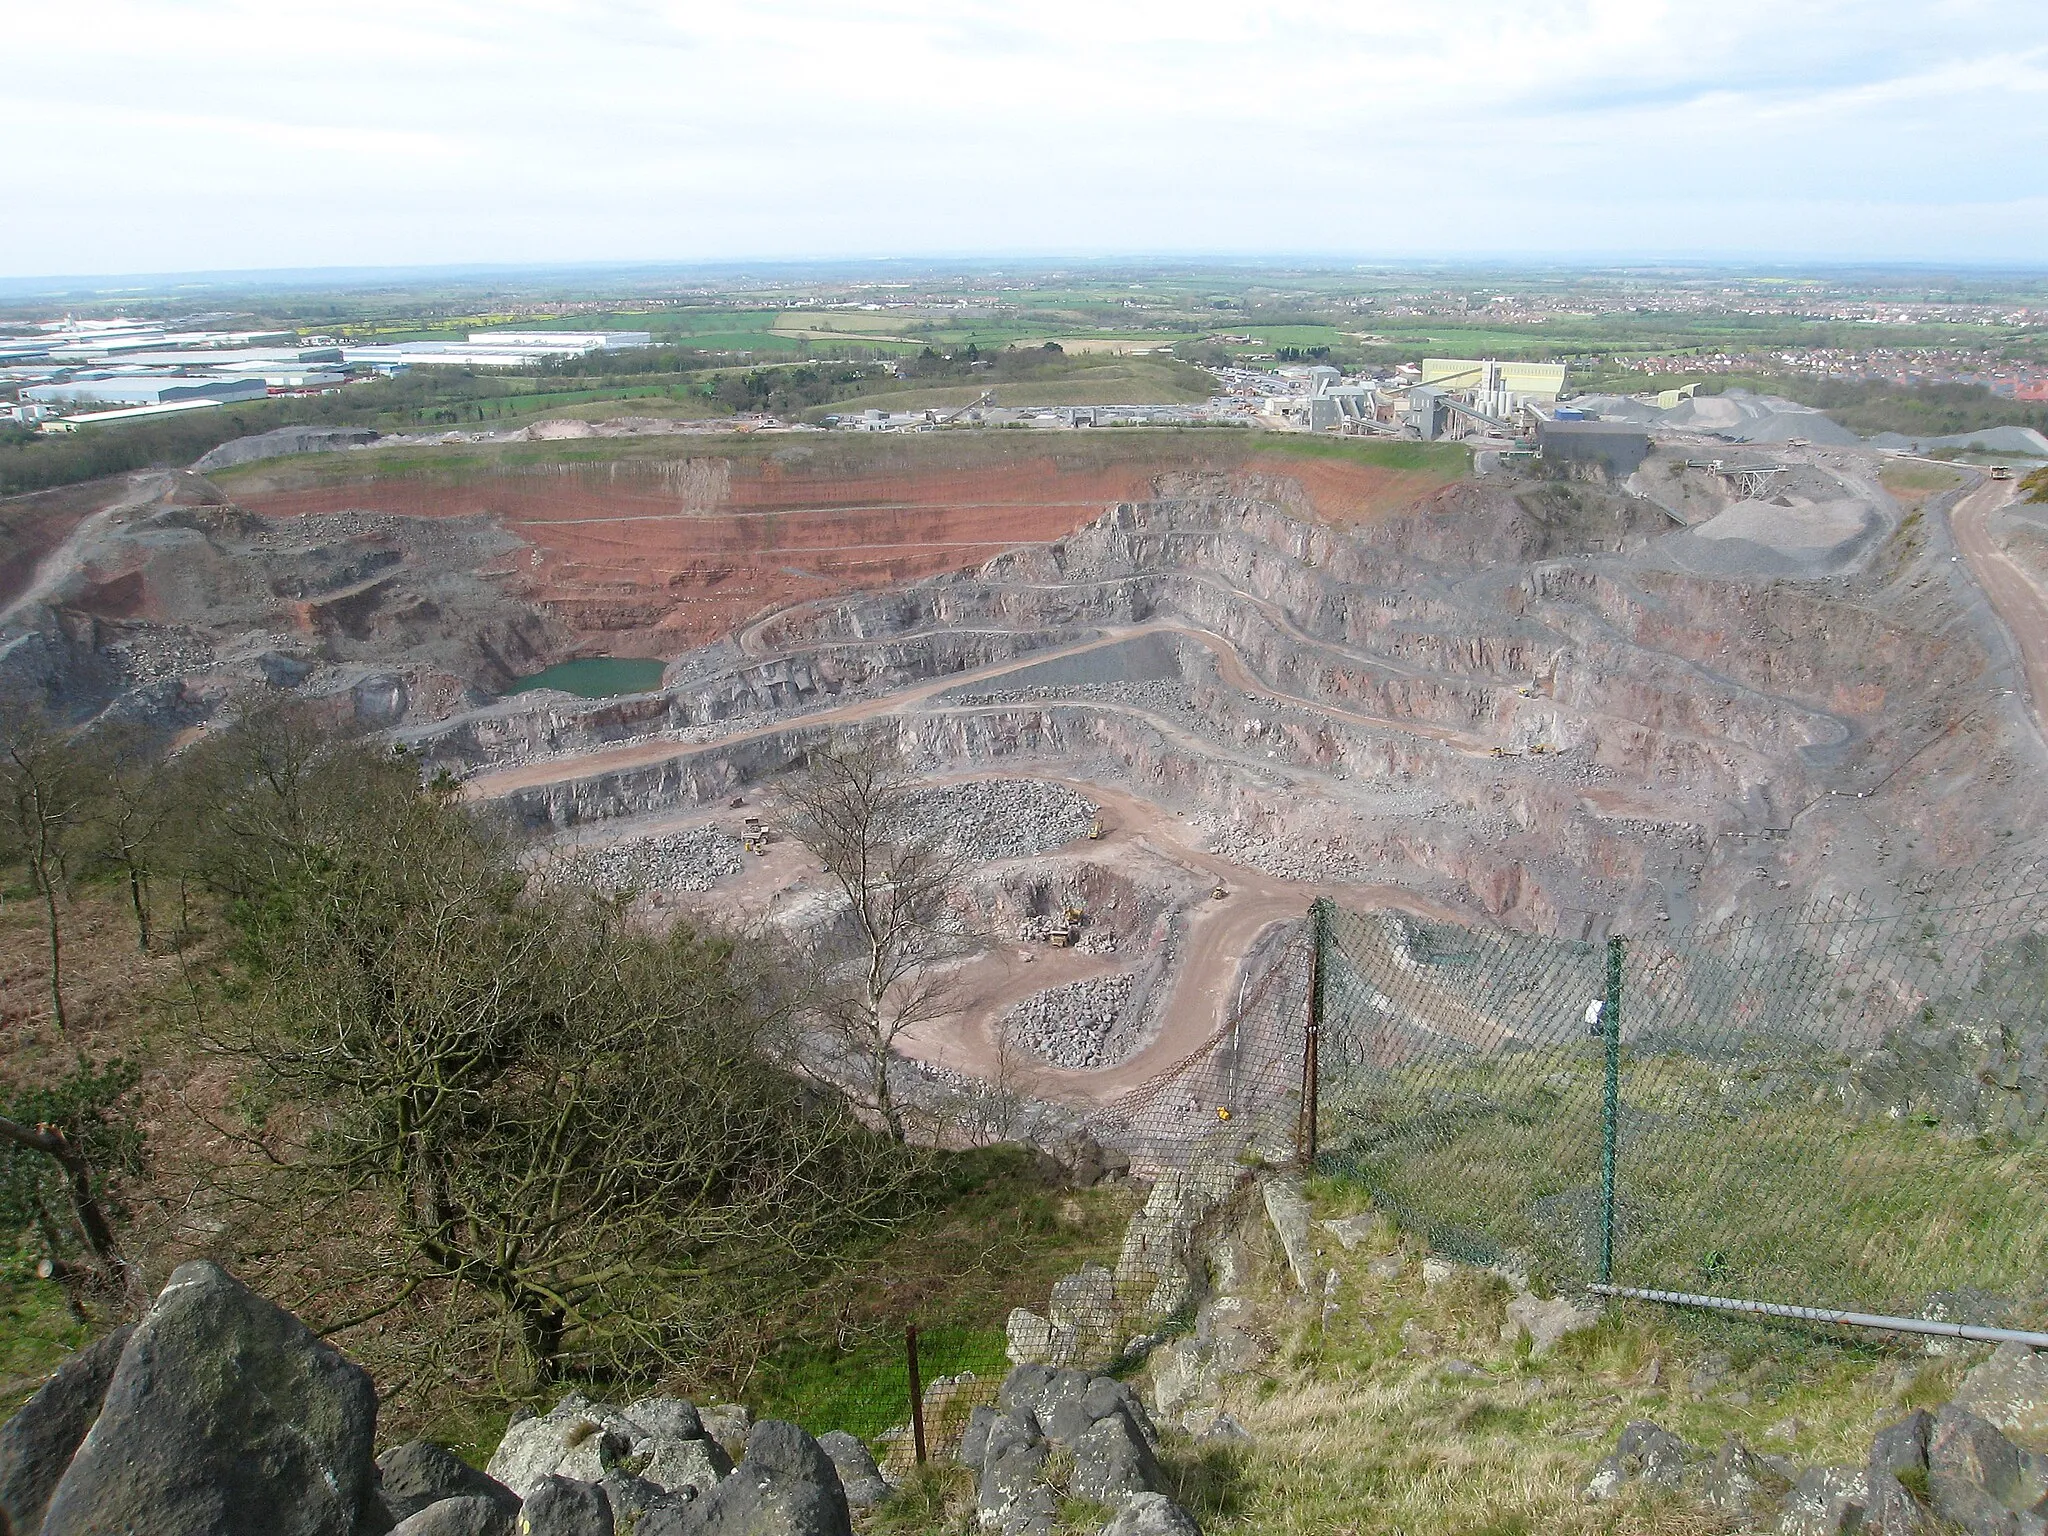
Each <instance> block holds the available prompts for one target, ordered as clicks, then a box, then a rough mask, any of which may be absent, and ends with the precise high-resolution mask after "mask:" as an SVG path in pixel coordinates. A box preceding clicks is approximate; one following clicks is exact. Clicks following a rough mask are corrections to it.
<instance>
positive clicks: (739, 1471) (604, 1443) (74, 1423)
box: [0, 1263, 891, 1536]
mask: <svg viewBox="0 0 2048 1536" xmlns="http://www.w3.org/2000/svg"><path fill="white" fill-rule="evenodd" d="M376 1431H377V1394H376V1390H375V1388H374V1387H373V1386H372V1385H371V1382H370V1378H369V1376H368V1375H367V1374H366V1373H365V1372H364V1371H363V1370H361V1369H360V1368H359V1367H357V1366H355V1365H353V1364H351V1363H350V1362H349V1361H347V1360H346V1359H344V1358H343V1357H342V1356H341V1355H340V1354H339V1353H337V1352H336V1351H335V1350H334V1349H332V1348H331V1347H329V1346H328V1345H327V1344H325V1343H323V1342H322V1341H321V1340H320V1339H318V1338H316V1337H315V1336H314V1335H313V1334H312V1333H311V1332H310V1331H309V1330H308V1329H307V1328H306V1327H305V1325H304V1324H302V1323H301V1322H300V1321H299V1320H298V1319H297V1318H295V1317H293V1316H292V1315H291V1314H290V1313H289V1312H286V1311H284V1310H283V1309H282V1308H279V1307H276V1306H273V1305H272V1304H271V1303H270V1302H267V1301H265V1300H264V1299H263V1298H262V1297H260V1296H257V1295H256V1294H254V1293H253V1292H251V1291H250V1290H248V1289H247V1288H246V1287H245V1286H243V1285H241V1284H240V1283H239V1282H238V1281H236V1280H235V1279H234V1278H233V1277H232V1276H230V1275H228V1274H227V1273H226V1272H225V1271H224V1270H222V1269H220V1268H219V1267H218V1266H216V1265H213V1264H208V1263H192V1264H185V1265H182V1266H180V1267H179V1268H178V1269H177V1270H176V1271H175V1272H174V1273H173V1274H172V1276H171V1280H170V1284H169V1285H167V1286H166V1287H165V1288H164V1290H163V1292H162V1294H160V1295H159V1296H158V1297H157V1298H156V1300H155V1302H154V1303H153V1304H152V1305H151V1307H150V1309H149V1312H148V1314H147V1315H146V1316H145V1317H144V1318H143V1319H142V1321H141V1322H139V1323H137V1324H133V1325H131V1326H129V1327H126V1328H122V1329H119V1330H116V1331H115V1332H114V1333H112V1334H109V1335H108V1336H107V1337H106V1338H104V1339H102V1340H100V1341H99V1343H97V1344H95V1345H93V1346H92V1347H91V1348H89V1349H86V1350H82V1351H80V1352H79V1353H78V1354H76V1355H74V1356H72V1357H71V1359H69V1360H68V1361H66V1362H65V1363H64V1365H63V1366H62V1367H60V1368H59V1369H58V1371H57V1372H56V1374H55V1375H54V1376H52V1377H51V1378H50V1380H49V1381H47V1382H46V1383H44V1385H43V1387H42V1389H41V1390H40V1391H38V1392H37V1393H36V1394H35V1396H34V1397H32V1398H30V1399H29V1401H28V1403H27V1404H26V1405H24V1406H23V1408H22V1409H21V1411H20V1412H19V1413H17V1414H16V1415H15V1416H14V1417H13V1418H12V1419H10V1420H8V1421H7V1422H6V1424H5V1425H0V1532H5V1531H14V1532H20V1533H27V1532H40V1533H41V1536H104V1533H106V1532H112V1531H130V1532H148V1533H150V1536H225V1533H239V1532H247V1533H254V1532H258V1531H261V1532H263V1533H265V1536H373V1533H385V1532H388V1533H389V1536H515V1533H516V1536H619V1533H623V1532H627V1531H630V1532H632V1533H633V1536H714V1533H738V1532H748V1533H755V1536H851V1532H852V1523H851V1517H850V1514H849V1508H850V1507H855V1508H857V1507H861V1506H864V1505H866V1504H871V1503H875V1502H878V1501H879V1500H881V1499H883V1498H885V1497H887V1496H888V1495H889V1493H890V1491H891V1490H890V1488H889V1485H888V1484H887V1483H885V1482H884V1481H883V1480H882V1477H881V1475H880V1473H879V1472H878V1471H877V1469H876V1466H875V1462H874V1458H873V1457H872V1456H871V1455H869V1453H868V1451H867V1448H866V1447H865V1446H863V1445H862V1444H861V1443H860V1442H859V1441H858V1440H856V1439H854V1438H853V1437H852V1436H851V1435H843V1434H833V1435H827V1436H825V1437H824V1439H822V1440H813V1439H812V1438H811V1437H810V1436H809V1435H807V1434H805V1433H804V1432H803V1431H802V1430H801V1429H798V1428H797V1427H796V1426H795V1425H794V1424H786V1423H781V1422H779V1421H776V1420H772V1419H771V1420H766V1421H764V1422H762V1423H759V1424H750V1423H749V1422H748V1419H747V1415H746V1413H745V1410H743V1409H737V1408H727V1409H707V1410H706V1411H705V1412H703V1413H702V1414H700V1413H699V1412H698V1411H697V1409H696V1408H695V1407H693V1406H692V1405H691V1404H690V1403H688V1402H686V1401H684V1400H683V1399H681V1398H644V1399H642V1400H641V1401H639V1402H636V1403H630V1404H628V1405H627V1406H626V1407H624V1408H612V1407H609V1406H607V1405H605V1404H602V1403H593V1402H591V1401H589V1400H588V1399H586V1398H583V1397H577V1396H572V1397H569V1398H565V1399H564V1400H563V1401H562V1402H561V1403H559V1404H557V1405H556V1406H555V1408H553V1409H552V1410H551V1411H550V1412H548V1413H546V1414H542V1415H539V1416H534V1415H527V1416H526V1417H524V1418H521V1419H515V1420H514V1421H513V1423H512V1424H511V1425H510V1426H509V1427H508V1428H507V1429H506V1431H505V1436H504V1439H503V1441H502V1443H501V1444H500V1445H499V1447H498V1449H497V1452H496V1453H495V1454H494V1455H493V1456H492V1457H491V1461H490V1465H489V1468H488V1469H487V1471H484V1472H479V1471H477V1470H475V1469H474V1468H472V1467H469V1466H466V1465H465V1464H464V1463H463V1462H462V1461H461V1460H459V1459H458V1458H457V1457H455V1456H453V1455H451V1454H449V1452H448V1451H446V1450H445V1449H443V1448H442V1447H440V1446H437V1445H434V1444H432V1443H431V1442H428V1441H424V1440H415V1441H412V1442H410V1443H408V1444H405V1445H400V1446H396V1447H393V1448H391V1449H389V1450H387V1451H385V1453H384V1454H383V1455H382V1456H377V1457H374V1459H373V1456H372V1451H373V1448H374V1445H375V1440H376ZM722 1441H723V1442H726V1443H721V1442H722ZM728 1444H729V1445H730V1447H731V1448H732V1450H737V1451H738V1453H739V1458H740V1459H739V1462H738V1464H737V1466H735V1464H734V1461H733V1457H732V1453H731V1450H729V1449H728Z"/></svg>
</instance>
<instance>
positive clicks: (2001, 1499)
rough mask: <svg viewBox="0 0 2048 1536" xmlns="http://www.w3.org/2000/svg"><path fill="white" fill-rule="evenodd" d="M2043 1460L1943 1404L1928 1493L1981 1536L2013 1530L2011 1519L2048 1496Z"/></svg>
mask: <svg viewBox="0 0 2048 1536" xmlns="http://www.w3.org/2000/svg"><path fill="white" fill-rule="evenodd" d="M2044 1474H2048V1465H2044V1458H2042V1457H2039V1456H2036V1455H2034V1454H2032V1453H2031V1452H2028V1451H2023V1450H2021V1449H2020V1448H2019V1447H2018V1446H2016V1445H2014V1444H2013V1443H2012V1442H2011V1441H2010V1440H2008V1439H2006V1438H2005V1436H2004V1435H2002V1434H2001V1433H1999V1431H1998V1429H1997V1427H1996V1426H1995V1425H1992V1424H1989V1423H1987V1422H1985V1421H1984V1420H1983V1419H1980V1418H1978V1417H1977V1415H1976V1414H1974V1413H1972V1412H1970V1410H1969V1409H1967V1408H1959V1407H1957V1406H1956V1405H1955V1404H1954V1403H1944V1404H1943V1405H1942V1408H1941V1411H1940V1412H1939V1413H1937V1414H1936V1415H1935V1416H1934V1423H1933V1425H1932V1427H1931V1428H1930V1429H1929V1431H1928V1435H1927V1490H1928V1494H1929V1497H1930V1498H1931V1499H1932V1501H1933V1504H1934V1509H1935V1512H1936V1513H1937V1514H1939V1515H1940V1516H1941V1517H1942V1518H1943V1519H1944V1520H1949V1521H1952V1522H1953V1523H1954V1524H1956V1525H1959V1526H1961V1527H1962V1528H1963V1529H1964V1530H1966V1531H1969V1532H1970V1533H1972V1536H1977V1533H1979V1532H1995V1533H1999V1536H2004V1533H2008V1532H2010V1531H2012V1530H2013V1529H2014V1522H2013V1520H2012V1516H2013V1515H2014V1514H2015V1513H2017V1512H2019V1511H2022V1510H2032V1509H2033V1507H2034V1506H2035V1505H2036V1504H2038V1503H2039V1502H2040V1501H2041V1499H2042V1496H2043V1494H2044V1493H2048V1475H2044Z"/></svg>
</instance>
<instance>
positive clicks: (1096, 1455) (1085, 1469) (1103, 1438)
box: [1067, 1412, 1166, 1505]
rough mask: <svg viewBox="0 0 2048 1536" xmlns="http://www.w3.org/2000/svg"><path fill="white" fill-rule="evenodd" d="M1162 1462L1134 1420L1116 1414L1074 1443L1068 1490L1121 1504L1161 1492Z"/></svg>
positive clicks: (1082, 1495)
mask: <svg viewBox="0 0 2048 1536" xmlns="http://www.w3.org/2000/svg"><path fill="white" fill-rule="evenodd" d="M1165 1481H1166V1480H1165V1478H1164V1476H1163V1475H1162V1474H1161V1473H1160V1470H1159V1463H1158V1461H1157V1460H1156V1459H1155V1458H1154V1457H1153V1455H1152V1449H1151V1447H1150V1446H1148V1445H1146V1444H1145V1441H1144V1437H1143V1436H1141V1435H1140V1434H1139V1433H1138V1431H1137V1429H1136V1427H1135V1426H1134V1425H1132V1423H1131V1421H1130V1420H1129V1419H1127V1418H1125V1417H1124V1416H1123V1414H1122V1413H1120V1412H1119V1413H1113V1414H1111V1415H1110V1416H1109V1417H1108V1418H1106V1419H1104V1420H1103V1421H1102V1422H1101V1423H1099V1424H1097V1425H1096V1426H1095V1427H1094V1428H1093V1429H1091V1430H1089V1431H1088V1432H1087V1433H1086V1434H1085V1435H1083V1436H1081V1438H1080V1439H1078V1440H1076V1441H1075V1442H1074V1475H1073V1477H1072V1479H1071V1481H1070V1482H1069V1484H1068V1489H1067V1491H1068V1492H1069V1493H1071V1494H1073V1495H1074V1497H1076V1498H1080V1499H1093V1500H1094V1501H1095V1502H1096V1503H1098V1504H1111V1505H1114V1504H1120V1503H1122V1502H1123V1501H1124V1500H1125V1499H1127V1498H1129V1497H1130V1496H1131V1495H1132V1494H1135V1493H1158V1492H1160V1491H1161V1489H1162V1487H1163V1485H1164V1483H1165Z"/></svg>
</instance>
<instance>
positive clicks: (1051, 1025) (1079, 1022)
mask: <svg viewBox="0 0 2048 1536" xmlns="http://www.w3.org/2000/svg"><path fill="white" fill-rule="evenodd" d="M1136 987H1137V978H1136V977H1135V976H1132V975H1129V974H1125V975H1120V976H1097V977H1094V978H1093V979H1091V980H1088V981H1075V982H1069V983H1068V984H1067V985H1065V986H1063V987H1050V988H1048V989H1046V990H1045V991H1043V992H1039V993H1035V994H1033V995H1032V996H1030V997H1027V998H1025V999H1024V1001H1023V1002H1021V1003H1019V1004H1018V1005H1017V1006H1016V1007H1014V1008H1012V1009H1011V1010H1010V1011H1009V1012H1008V1013H1007V1014H1005V1015H1004V1016H1003V1029H1004V1030H1005V1031H1006V1032H1007V1033H1008V1035H1009V1037H1010V1038H1011V1039H1012V1040H1014V1041H1015V1042H1016V1043H1017V1044H1018V1045H1020V1046H1022V1047H1023V1048H1024V1049H1025V1050H1027V1051H1029V1052H1031V1054H1032V1055H1034V1056H1039V1057H1043V1058H1044V1059H1045V1060H1046V1061H1048V1062H1050V1063H1051V1064H1052V1065H1053V1066H1056V1067H1073V1068H1079V1069H1084V1070H1085V1069H1090V1068H1095V1067H1108V1066H1114V1065H1115V1064H1116V1063H1117V1062H1119V1061H1121V1060H1123V1059H1124V1057H1125V1056H1127V1055H1129V1054H1130V1049H1131V1046H1132V1044H1133V1043H1134V1042H1133V1041H1132V1040H1131V1039H1129V1038H1128V1036H1129V1035H1130V1033H1131V1031H1130V1030H1129V1029H1128V1028H1125V1027H1120V1026H1124V1025H1125V1024H1126V1018H1125V1015H1126V1014H1127V1013H1128V1012H1129V1011H1130V1004H1131V995H1132V993H1133V992H1134V991H1135V990H1136Z"/></svg>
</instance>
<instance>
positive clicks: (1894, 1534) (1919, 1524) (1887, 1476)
mask: <svg viewBox="0 0 2048 1536" xmlns="http://www.w3.org/2000/svg"><path fill="white" fill-rule="evenodd" d="M1864 1488H1865V1491H1864V1496H1863V1524H1862V1525H1861V1527H1859V1528H1858V1532H1857V1536H1940V1531H1941V1525H1940V1522H1939V1521H1937V1520H1936V1519H1935V1517H1934V1515H1933V1514H1932V1513H1931V1512H1930V1511H1929V1510H1927V1509H1925V1508H1923V1507H1922V1505H1921V1503H1920V1501H1919V1500H1918V1499H1916V1498H1914V1497H1913V1495H1912V1494H1911V1493H1910V1492H1908V1491H1907V1488H1906V1485H1905V1484H1904V1483H1902V1482H1900V1481H1899V1479H1898V1476H1897V1474H1895V1473H1892V1472H1887V1471H1884V1470H1883V1469H1882V1468H1879V1467H1871V1468H1870V1469H1868V1471H1867V1472H1866V1473H1865V1475H1864Z"/></svg>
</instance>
